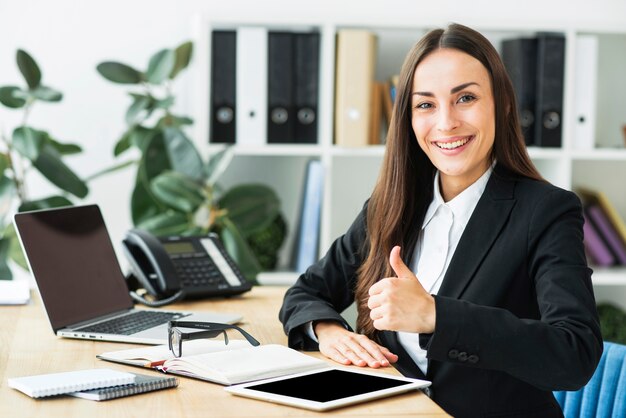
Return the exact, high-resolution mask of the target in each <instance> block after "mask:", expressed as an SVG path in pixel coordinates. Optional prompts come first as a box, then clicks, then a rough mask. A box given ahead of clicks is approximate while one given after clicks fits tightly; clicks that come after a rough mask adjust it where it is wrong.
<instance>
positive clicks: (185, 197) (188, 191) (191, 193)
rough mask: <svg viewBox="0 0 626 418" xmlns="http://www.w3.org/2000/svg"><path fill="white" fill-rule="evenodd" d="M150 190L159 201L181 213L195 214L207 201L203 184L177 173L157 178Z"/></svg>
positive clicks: (167, 172)
mask: <svg viewBox="0 0 626 418" xmlns="http://www.w3.org/2000/svg"><path fill="white" fill-rule="evenodd" d="M150 188H151V190H152V193H153V194H154V196H155V197H156V198H157V199H158V200H160V201H161V202H163V203H164V204H166V205H167V206H169V207H171V208H173V209H176V210H178V211H180V212H185V213H191V212H194V211H195V210H196V209H197V208H198V206H200V205H201V204H202V202H204V200H205V196H204V193H203V190H202V184H200V183H198V182H197V181H195V180H193V179H191V178H189V177H187V176H185V175H184V174H182V173H177V172H175V171H166V172H164V173H163V174H161V175H159V176H157V177H156V178H155V179H154V180H152V183H151V184H150Z"/></svg>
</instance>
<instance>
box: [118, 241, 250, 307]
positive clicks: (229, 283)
mask: <svg viewBox="0 0 626 418" xmlns="http://www.w3.org/2000/svg"><path fill="white" fill-rule="evenodd" d="M122 244H123V245H122V249H123V250H124V254H125V255H126V257H127V258H128V261H129V263H130V268H131V272H132V274H133V276H134V278H135V279H136V281H137V282H138V284H139V285H140V286H141V287H143V288H144V289H145V291H146V292H147V293H148V294H150V295H152V296H153V297H155V298H157V299H159V300H158V301H148V300H146V299H145V298H144V297H142V296H140V295H139V294H138V293H137V292H135V291H134V290H133V291H131V297H132V298H133V299H134V300H136V301H138V302H140V303H143V304H145V305H148V306H163V305H166V304H168V303H172V302H175V301H178V300H180V299H183V298H199V297H209V296H228V295H236V294H239V293H243V292H246V291H248V290H250V289H251V288H252V285H251V284H250V283H249V282H248V281H247V280H246V279H245V277H244V276H243V275H242V274H241V271H240V270H239V267H237V265H236V264H235V262H234V261H233V260H232V258H230V256H229V255H228V254H227V253H226V250H225V249H224V247H223V246H222V244H221V242H220V241H219V239H218V238H217V235H216V234H213V233H211V234H209V235H207V236H199V237H184V236H170V237H161V238H157V237H155V236H153V235H152V234H150V233H148V232H146V231H142V230H140V229H131V230H130V231H128V233H127V234H126V237H125V238H124V240H123V241H122ZM128 283H129V287H131V288H132V287H134V286H133V285H132V284H131V283H132V279H131V280H129V282H128Z"/></svg>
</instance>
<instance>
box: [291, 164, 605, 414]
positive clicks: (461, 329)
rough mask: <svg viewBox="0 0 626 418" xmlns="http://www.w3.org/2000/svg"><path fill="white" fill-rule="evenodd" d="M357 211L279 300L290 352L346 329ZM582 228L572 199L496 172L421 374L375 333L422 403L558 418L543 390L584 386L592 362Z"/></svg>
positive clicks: (465, 240) (356, 258) (594, 346)
mask: <svg viewBox="0 0 626 418" xmlns="http://www.w3.org/2000/svg"><path fill="white" fill-rule="evenodd" d="M366 210H367V209H366V208H364V210H363V211H362V212H361V213H360V214H359V216H358V217H357V218H356V220H355V222H354V223H353V225H352V226H351V227H350V229H349V230H348V232H347V233H346V234H345V235H343V236H342V237H340V238H339V239H337V240H336V241H335V242H334V243H333V245H332V246H331V248H330V249H329V251H328V253H327V254H326V255H325V256H324V258H322V259H321V260H320V261H319V262H317V263H316V264H314V265H313V266H311V267H310V268H309V269H308V270H307V271H306V272H305V273H304V274H303V275H302V276H300V278H299V279H298V281H297V282H296V283H295V284H294V286H293V287H291V288H290V289H289V290H288V291H287V293H286V295H285V299H284V302H283V306H282V308H281V311H280V320H281V321H282V323H283V324H284V329H285V332H286V333H287V335H288V337H289V345H290V346H291V347H294V348H297V349H304V350H316V349H317V348H318V347H317V344H316V343H315V342H314V341H313V340H311V339H310V338H309V337H308V336H307V335H306V333H305V332H304V330H303V327H302V325H303V324H305V323H307V322H309V321H313V320H326V319H332V320H336V321H340V322H341V323H343V324H344V325H345V326H348V325H347V324H346V323H345V320H344V319H343V318H342V317H341V316H340V315H339V313H338V312H342V311H343V310H344V309H345V308H347V307H348V306H349V305H350V304H351V303H352V302H353V300H354V287H355V283H356V270H357V268H358V267H359V265H360V264H361V263H362V261H363V259H364V250H363V247H364V246H363V244H364V243H365V242H367V231H366V226H365V211H366ZM418 223H419V225H418ZM582 226H583V218H582V208H581V205H580V201H579V199H578V198H577V197H576V195H575V194H573V193H571V192H568V191H565V190H562V189H559V188H557V187H555V186H552V185H550V184H547V183H543V182H539V181H535V180H530V179H526V178H521V177H518V176H515V175H512V174H510V173H509V172H507V171H506V170H505V169H503V168H502V167H500V166H496V167H495V169H494V171H493V173H492V175H491V178H490V179H489V182H488V184H487V186H486V188H485V192H484V193H483V195H482V197H481V198H480V200H479V202H478V204H477V206H476V209H475V210H474V213H473V214H472V216H471V218H470V220H469V222H468V224H467V226H466V228H465V231H464V233H463V235H462V237H461V240H460V241H459V244H458V246H457V248H456V251H455V253H454V256H453V258H452V260H451V262H450V265H449V267H448V270H447V272H446V275H445V277H444V280H443V282H442V285H441V288H440V290H439V292H438V294H437V295H436V296H435V303H436V309H437V316H436V321H437V322H436V328H435V332H434V333H433V334H429V335H421V336H420V344H421V345H422V347H423V348H425V349H427V356H428V373H427V375H426V376H424V375H423V374H422V372H421V371H420V369H419V368H418V367H417V366H416V365H415V363H414V362H413V361H412V359H411V358H410V356H409V355H408V354H407V353H406V352H405V351H404V349H403V348H402V346H401V345H400V344H399V342H398V339H397V334H396V333H395V332H390V331H385V332H382V333H381V336H380V343H381V344H382V345H384V346H386V347H388V348H389V349H390V350H391V352H393V353H395V354H398V355H399V360H398V363H397V364H396V367H397V368H398V370H399V371H400V372H401V373H402V374H403V375H406V376H412V377H418V378H426V379H428V380H430V381H432V386H431V389H432V390H431V391H430V393H429V396H431V398H432V399H434V400H435V402H437V403H438V404H439V405H440V406H441V407H442V408H443V409H445V410H446V411H447V412H448V413H450V414H452V415H453V416H455V417H472V418H473V417H492V416H493V417H496V416H497V417H505V416H516V417H517V416H519V417H535V416H536V417H561V416H562V412H561V410H560V408H559V406H558V404H557V403H556V401H555V399H554V397H553V395H552V391H553V390H576V389H578V388H580V387H582V386H583V385H585V383H586V382H587V381H588V380H589V379H590V378H591V376H592V374H593V372H594V370H595V368H596V365H597V363H598V361H599V359H600V356H601V354H602V337H601V334H600V326H599V321H598V315H597V312H596V307H595V300H594V296H593V289H592V286H591V270H590V269H589V268H588V267H587V263H586V258H585V253H584V248H583V232H582ZM414 227H415V228H420V227H421V223H420V222H416V224H415V225H414ZM402 252H403V254H404V255H405V256H406V255H408V256H410V255H411V254H412V253H413V250H412V249H411V248H406V249H405V248H403V251H402ZM405 262H406V263H407V264H408V263H409V262H410V260H405ZM427 393H428V392H427Z"/></svg>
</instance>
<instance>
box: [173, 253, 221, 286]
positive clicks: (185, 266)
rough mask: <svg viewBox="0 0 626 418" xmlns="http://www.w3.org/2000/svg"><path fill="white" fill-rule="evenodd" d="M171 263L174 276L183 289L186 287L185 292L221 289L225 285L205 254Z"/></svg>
mask: <svg viewBox="0 0 626 418" xmlns="http://www.w3.org/2000/svg"><path fill="white" fill-rule="evenodd" d="M173 261H174V267H175V269H176V274H177V275H178V277H180V279H181V281H182V284H183V287H186V288H187V290H190V289H193V288H202V289H206V288H222V287H223V286H224V285H227V282H226V280H225V279H224V276H223V275H222V273H220V271H219V270H218V269H217V267H216V266H215V264H214V263H213V262H212V261H211V260H210V259H209V258H207V257H206V255H205V254H200V255H198V256H197V257H195V258H189V257H185V258H179V259H177V260H173Z"/></svg>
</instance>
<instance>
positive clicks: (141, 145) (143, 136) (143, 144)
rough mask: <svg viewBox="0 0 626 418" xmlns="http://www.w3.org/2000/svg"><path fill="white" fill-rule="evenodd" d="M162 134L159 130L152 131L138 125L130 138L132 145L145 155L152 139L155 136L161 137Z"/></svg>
mask: <svg viewBox="0 0 626 418" xmlns="http://www.w3.org/2000/svg"><path fill="white" fill-rule="evenodd" d="M160 133H161V132H160V131H159V130H158V129H150V128H146V127H144V126H141V125H137V126H135V127H134V129H133V131H132V134H131V136H130V143H131V145H133V146H134V147H136V148H137V149H139V150H140V151H141V153H142V154H145V152H146V150H147V149H148V146H149V145H150V142H152V138H153V137H154V136H157V135H159V134H160Z"/></svg>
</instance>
